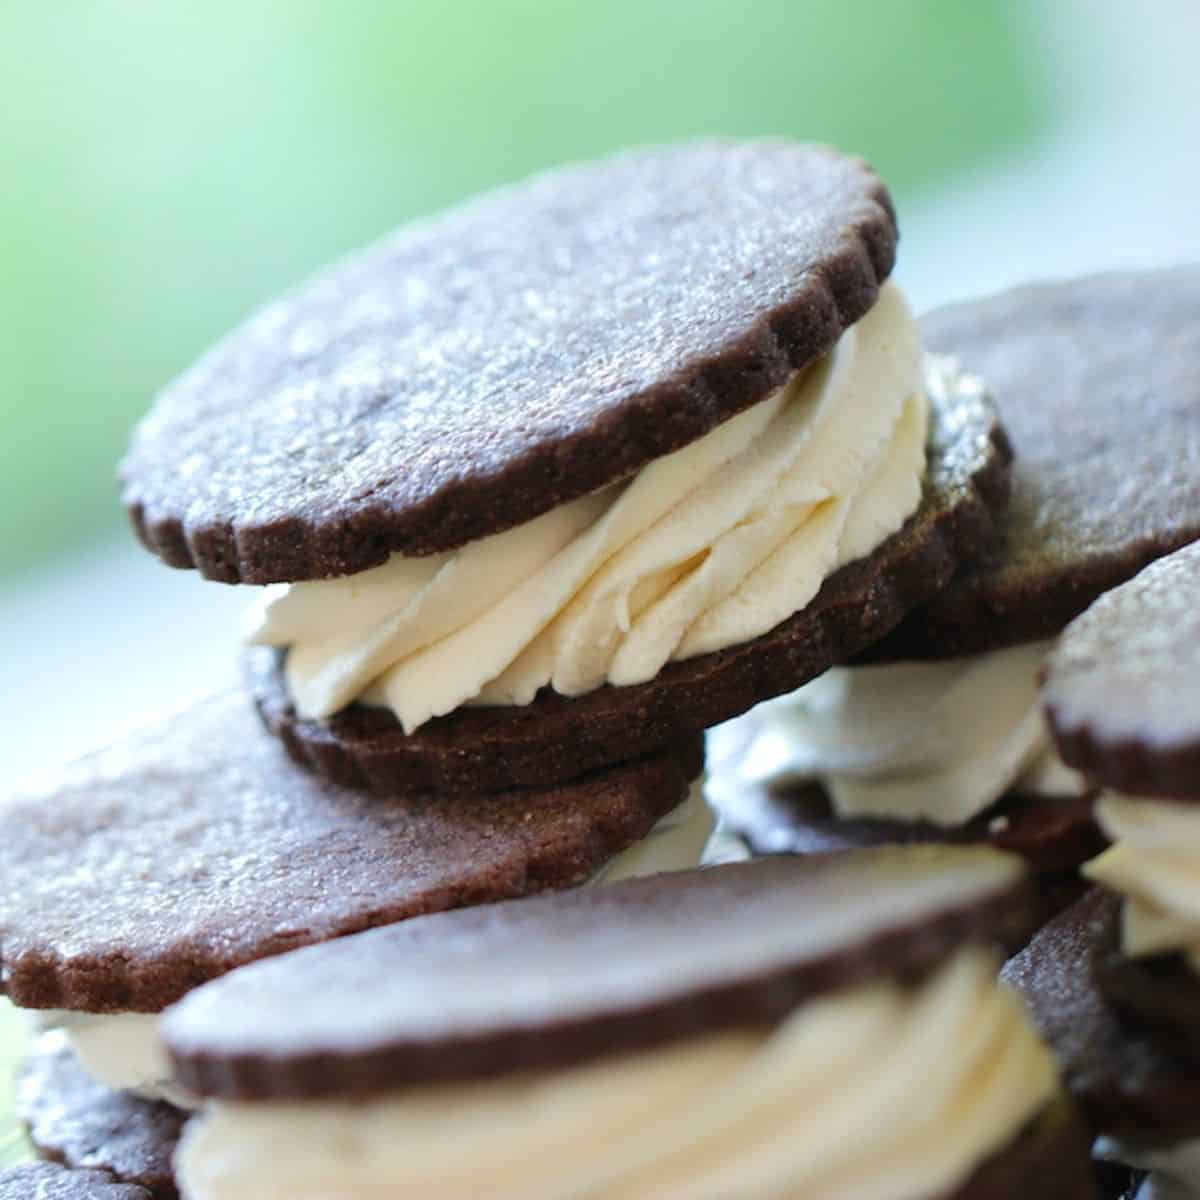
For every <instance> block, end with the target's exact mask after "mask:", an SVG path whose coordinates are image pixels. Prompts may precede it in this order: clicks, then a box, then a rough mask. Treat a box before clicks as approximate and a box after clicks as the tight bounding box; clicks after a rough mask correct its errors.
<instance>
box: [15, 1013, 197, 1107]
mask: <svg viewBox="0 0 1200 1200" xmlns="http://www.w3.org/2000/svg"><path fill="white" fill-rule="evenodd" d="M158 1020H159V1014H158V1013H104V1014H96V1013H83V1012H67V1011H65V1010H57V1009H51V1010H47V1011H45V1012H39V1013H38V1014H37V1015H36V1017H35V1020H34V1025H35V1028H37V1029H38V1030H42V1031H47V1030H54V1031H57V1034H58V1036H60V1037H63V1038H65V1039H66V1042H67V1044H68V1045H69V1046H70V1047H71V1049H72V1050H73V1051H74V1052H75V1055H76V1057H77V1058H78V1059H79V1063H80V1066H82V1067H83V1069H84V1070H85V1071H86V1072H87V1073H88V1074H89V1075H90V1076H91V1077H92V1078H93V1079H94V1080H95V1081H96V1082H97V1083H100V1084H103V1085H104V1086H105V1087H109V1088H112V1089H114V1090H115V1091H121V1092H133V1093H134V1094H135V1095H138V1096H141V1097H143V1098H144V1099H146V1100H165V1101H167V1102H168V1103H169V1104H174V1105H175V1107H176V1108H186V1109H195V1108H199V1103H198V1102H197V1100H196V1099H195V1098H194V1097H193V1096H191V1095H190V1094H189V1093H188V1092H186V1091H184V1089H183V1088H181V1087H179V1085H178V1084H176V1083H175V1082H174V1081H173V1080H172V1077H171V1074H172V1073H171V1063H170V1059H169V1058H168V1056H167V1048H166V1046H164V1045H163V1043H162V1039H161V1038H160V1037H159V1036H158Z"/></svg>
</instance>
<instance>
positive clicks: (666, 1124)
mask: <svg viewBox="0 0 1200 1200" xmlns="http://www.w3.org/2000/svg"><path fill="white" fill-rule="evenodd" d="M1056 1090H1057V1081H1056V1078H1055V1072H1054V1067H1053V1064H1052V1062H1051V1059H1050V1056H1049V1054H1048V1052H1047V1051H1046V1050H1045V1048H1044V1047H1043V1045H1042V1044H1041V1042H1040V1041H1039V1040H1038V1038H1037V1036H1036V1035H1035V1034H1034V1032H1033V1030H1032V1028H1031V1027H1030V1025H1029V1024H1028V1021H1027V1019H1026V1017H1025V1014H1024V1012H1023V1010H1022V1008H1021V1006H1020V1003H1019V1001H1018V1000H1017V999H1016V998H1015V997H1014V996H1013V995H1012V994H1011V993H1009V992H1008V991H1007V990H1006V989H1004V988H1003V987H1002V986H1001V985H999V984H997V982H996V964H995V961H994V960H993V959H992V957H991V956H990V955H988V954H985V953H983V952H981V951H978V950H966V951H963V952H961V953H960V954H959V955H958V956H957V957H956V958H955V959H954V960H952V961H951V962H950V963H949V964H947V965H946V966H944V967H943V968H941V970H940V971H939V972H937V973H936V974H935V975H934V976H933V977H932V978H931V979H930V980H928V981H926V982H925V983H924V984H923V985H921V986H920V987H918V988H916V989H904V988H902V987H900V986H898V985H896V984H892V983H878V984H873V985H870V986H866V987H862V988H858V989H856V990H854V991H851V992H847V993H843V994H840V995H835V996H832V997H829V998H826V999H822V1000H818V1001H815V1002H813V1003H811V1004H808V1005H805V1006H804V1007H802V1008H800V1009H798V1010H797V1011H796V1012H795V1013H794V1014H793V1015H792V1016H791V1017H790V1018H789V1019H788V1020H786V1021H785V1022H783V1023H782V1024H781V1025H779V1026H778V1027H776V1028H774V1029H769V1030H764V1029H749V1030H743V1031H734V1032H729V1033H723V1034H718V1035H711V1036H707V1037H703V1038H700V1039H696V1040H693V1041H688V1042H684V1043H681V1044H678V1045H672V1046H669V1047H666V1048H664V1049H659V1050H656V1051H652V1052H647V1053H641V1054H638V1055H634V1056H629V1057H623V1058H619V1059H611V1060H605V1061H602V1062H599V1063H595V1064H590V1065H586V1066H582V1067H578V1068H575V1069H571V1070H565V1071H556V1072H547V1073H545V1074H540V1075H536V1076H523V1077H519V1078H508V1079H502V1080H496V1081H491V1082H486V1083H480V1084H470V1085H460V1086H445V1087H437V1088H414V1089H412V1090H410V1091H406V1092H404V1093H399V1094H396V1095H391V1096H385V1097H382V1098H380V1099H376V1100H370V1101H365V1102H361V1103H337V1102H320V1103H307V1104H304V1103H293V1104H284V1103H260V1104H225V1103H218V1104H214V1105H212V1106H211V1107H210V1108H209V1110H208V1111H207V1113H206V1115H205V1116H204V1117H202V1118H201V1119H199V1120H198V1121H196V1122H193V1124H192V1125H191V1127H190V1128H189V1130H188V1133H187V1135H186V1136H185V1140H184V1142H183V1145H182V1147H181V1150H180V1153H179V1155H178V1158H177V1164H176V1165H177V1172H178V1175H179V1178H180V1181H181V1183H182V1187H183V1190H184V1193H185V1194H186V1195H187V1196H188V1197H190V1200H251V1198H253V1200H384V1198H387V1200H392V1198H393V1197H396V1196H419V1195H426V1194H430V1193H431V1192H436V1194H437V1195H438V1196H439V1197H442V1198H443V1200H454V1198H455V1197H463V1198H464V1200H476V1198H477V1197H480V1196H487V1197H488V1200H509V1198H511V1200H576V1198H577V1197H580V1196H588V1197H591V1198H593V1200H645V1198H646V1197H650V1196H653V1197H654V1198H655V1200H733V1198H736V1197H761V1196H790V1195H797V1196H798V1195H811V1196H820V1197H822V1200H863V1198H864V1197H871V1198H873V1200H913V1198H916V1197H922V1198H923V1197H926V1196H935V1195H942V1194H944V1193H945V1192H948V1191H950V1190H952V1189H953V1188H954V1187H956V1186H958V1185H959V1184H960V1183H961V1182H962V1181H963V1180H965V1179H966V1178H967V1177H968V1176H969V1175H970V1173H971V1172H972V1171H973V1170H974V1169H975V1167H976V1166H978V1164H979V1163H980V1162H981V1161H983V1160H985V1159H986V1158H988V1157H989V1156H991V1155H992V1154H994V1153H996V1152H998V1151H1000V1150H1001V1149H1003V1148H1004V1147H1006V1146H1007V1145H1008V1144H1009V1143H1010V1142H1011V1141H1012V1140H1013V1139H1014V1138H1015V1137H1016V1136H1017V1134H1018V1133H1019V1131H1020V1130H1021V1129H1022V1128H1023V1127H1024V1126H1025V1125H1026V1124H1027V1123H1028V1122H1029V1121H1030V1120H1031V1119H1032V1118H1033V1117H1034V1116H1035V1115H1036V1114H1037V1113H1038V1112H1039V1111H1040V1110H1041V1109H1042V1108H1043V1107H1044V1106H1045V1104H1046V1103H1047V1102H1048V1101H1049V1100H1050V1099H1051V1098H1052V1097H1053V1095H1054V1094H1055V1092H1056Z"/></svg>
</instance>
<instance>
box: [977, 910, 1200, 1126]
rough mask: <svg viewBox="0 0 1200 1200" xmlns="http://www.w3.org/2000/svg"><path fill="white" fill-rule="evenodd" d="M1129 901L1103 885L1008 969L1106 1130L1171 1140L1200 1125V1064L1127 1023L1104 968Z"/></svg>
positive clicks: (1093, 1117)
mask: <svg viewBox="0 0 1200 1200" xmlns="http://www.w3.org/2000/svg"><path fill="white" fill-rule="evenodd" d="M1119 913H1120V901H1119V900H1118V899H1117V898H1116V897H1114V896H1111V895H1109V894H1107V893H1105V892H1104V891H1102V890H1101V889H1099V888H1096V889H1093V890H1092V891H1090V892H1088V893H1087V895H1085V896H1084V897H1083V899H1082V900H1079V901H1078V902H1077V903H1076V904H1074V905H1073V906H1072V907H1071V908H1069V909H1067V910H1066V911H1065V912H1064V913H1061V914H1060V915H1059V916H1058V917H1056V918H1055V919H1054V920H1053V921H1051V922H1050V924H1049V925H1047V926H1046V927H1045V928H1044V929H1042V930H1041V931H1040V932H1039V933H1038V934H1036V935H1035V937H1034V938H1033V941H1032V942H1031V943H1030V944H1029V946H1027V947H1026V948H1025V949H1024V950H1022V951H1021V953H1020V954H1018V955H1017V956H1016V957H1015V958H1013V959H1010V960H1009V962H1008V963H1007V964H1006V966H1005V968H1004V970H1003V972H1002V973H1001V974H1002V978H1003V979H1004V980H1005V981H1006V982H1008V983H1009V984H1011V985H1012V986H1013V987H1015V988H1016V989H1017V990H1018V991H1020V992H1021V993H1022V994H1023V995H1024V997H1025V999H1026V1001H1027V1003H1028V1004H1029V1007H1030V1011H1031V1013H1032V1016H1033V1020H1034V1023H1035V1024H1036V1025H1037V1026H1038V1028H1039V1029H1040V1030H1041V1032H1042V1035H1043V1036H1044V1037H1045V1038H1046V1040H1047V1042H1049V1044H1050V1047H1051V1049H1053V1050H1054V1052H1055V1054H1056V1055H1057V1057H1058V1060H1059V1064H1060V1066H1061V1069H1062V1073H1063V1082H1064V1084H1065V1085H1066V1087H1067V1089H1068V1091H1070V1092H1071V1094H1072V1095H1073V1096H1074V1097H1075V1099H1076V1100H1077V1101H1078V1103H1079V1105H1080V1107H1081V1108H1082V1110H1083V1112H1084V1114H1085V1116H1086V1117H1087V1119H1088V1121H1089V1123H1090V1125H1091V1127H1092V1129H1093V1131H1094V1132H1095V1133H1097V1134H1110V1135H1114V1136H1125V1137H1129V1138H1133V1139H1139V1140H1141V1141H1146V1142H1151V1143H1153V1142H1158V1141H1162V1142H1169V1141H1175V1140H1178V1139H1183V1138H1192V1137H1196V1136H1197V1135H1198V1134H1200V1068H1197V1067H1196V1066H1193V1065H1190V1064H1189V1063H1188V1062H1187V1061H1186V1060H1183V1059H1180V1058H1179V1056H1178V1055H1176V1054H1175V1053H1173V1052H1172V1051H1171V1050H1169V1049H1167V1048H1165V1047H1164V1046H1163V1045H1161V1044H1160V1043H1159V1042H1158V1041H1157V1040H1156V1039H1155V1038H1154V1037H1152V1036H1150V1035H1149V1034H1148V1033H1146V1032H1145V1031H1144V1030H1141V1029H1138V1028H1135V1027H1133V1026H1130V1025H1128V1024H1126V1023H1123V1022H1122V1021H1121V1020H1120V1018H1119V1017H1118V1015H1117V1013H1116V1011H1115V1009H1114V1008H1113V1006H1112V1004H1111V1003H1110V1002H1109V1001H1108V999H1107V998H1106V997H1105V995H1104V993H1103V991H1102V989H1101V987H1100V985H1099V983H1098V980H1097V974H1096V965H1097V956H1098V955H1099V954H1101V953H1103V952H1104V951H1105V948H1106V947H1109V946H1111V945H1112V944H1113V941H1114V938H1115V929H1116V925H1117V921H1118V919H1119Z"/></svg>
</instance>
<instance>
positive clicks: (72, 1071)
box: [0, 1033, 188, 1200]
mask: <svg viewBox="0 0 1200 1200" xmlns="http://www.w3.org/2000/svg"><path fill="white" fill-rule="evenodd" d="M17 1111H18V1115H19V1116H20V1118H21V1120H22V1121H23V1122H24V1123H25V1126H26V1128H27V1129H28V1131H29V1137H30V1139H31V1140H32V1142H33V1144H34V1145H35V1146H36V1147H37V1148H38V1152H39V1153H40V1154H42V1155H43V1156H44V1157H45V1158H48V1159H52V1160H53V1161H54V1162H57V1163H62V1164H64V1165H65V1166H67V1167H70V1168H73V1169H74V1168H78V1169H86V1170H88V1171H102V1172H103V1173H104V1174H103V1176H102V1177H101V1178H105V1179H108V1180H114V1179H115V1180H118V1181H119V1182H120V1183H122V1184H127V1185H137V1186H130V1187H126V1188H114V1189H113V1193H112V1200H134V1197H140V1196H144V1195H145V1194H146V1193H147V1192H148V1193H149V1194H150V1195H152V1196H153V1197H154V1198H155V1200H175V1198H176V1197H177V1196H178V1194H179V1193H178V1191H177V1190H176V1187H175V1176H174V1172H173V1170H172V1166H171V1159H172V1156H173V1155H174V1153H175V1148H176V1146H177V1145H178V1144H179V1138H180V1135H181V1133H182V1131H183V1126H184V1124H185V1122H186V1121H187V1116H188V1115H187V1114H186V1113H183V1112H181V1111H180V1110H179V1109H177V1108H173V1107H172V1106H171V1105H169V1104H164V1103H161V1102H157V1101H152V1100H143V1099H141V1098H140V1097H138V1096H136V1095H134V1094H133V1093H132V1092H116V1091H113V1090H112V1089H110V1088H106V1087H104V1086H103V1085H102V1084H99V1083H97V1082H96V1081H95V1080H94V1079H92V1077H91V1076H90V1075H89V1074H88V1073H87V1072H86V1071H85V1070H84V1069H83V1067H82V1066H80V1064H79V1062H78V1060H77V1059H76V1058H75V1055H74V1053H73V1052H72V1051H71V1049H70V1047H69V1046H68V1045H67V1044H66V1042H65V1040H64V1039H63V1035H62V1034H61V1033H48V1034H44V1035H43V1036H42V1037H41V1038H39V1039H38V1041H37V1042H36V1043H35V1045H34V1048H33V1052H32V1054H31V1055H30V1058H29V1061H28V1063H27V1064H26V1066H25V1069H24V1071H23V1072H22V1074H21V1079H20V1083H19V1087H18V1092H17ZM142 1188H144V1189H146V1191H145V1192H143V1191H142V1190H141V1189H142ZM2 1194H3V1193H2V1191H0V1195H2ZM39 1194H40V1193H39ZM66 1194H67V1193H64V1195H66ZM81 1194H89V1195H90V1194H92V1193H81ZM97 1194H98V1195H102V1196H107V1195H108V1193H107V1192H100V1193H97Z"/></svg>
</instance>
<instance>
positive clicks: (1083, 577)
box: [714, 268, 1200, 895]
mask: <svg viewBox="0 0 1200 1200" xmlns="http://www.w3.org/2000/svg"><path fill="white" fill-rule="evenodd" d="M1198 306H1200V268H1188V269H1184V270H1173V271H1158V272H1149V273H1141V274H1119V275H1107V276H1100V277H1095V278H1089V279H1080V280H1075V281H1071V282H1065V283H1057V284H1050V285H1044V286H1036V287H1026V288H1021V289H1019V290H1017V291H1014V292H1008V293H1005V294H1003V295H999V296H995V297H992V298H990V299H985V300H980V301H976V302H972V303H967V304H960V305H956V306H953V307H950V308H946V309H942V310H940V311H937V312H934V313H932V314H931V315H930V316H928V317H926V318H925V319H924V320H923V322H922V334H923V338H924V341H925V343H926V345H927V346H929V347H930V348H931V349H932V350H935V351H937V352H940V353H944V354H948V355H951V356H953V357H954V358H955V359H956V360H957V361H960V362H961V363H962V364H963V365H964V366H965V367H967V368H969V369H970V370H972V371H977V372H979V374H980V375H981V376H982V378H983V379H984V380H986V382H987V385H988V387H989V388H990V389H991V390H992V391H993V393H994V395H995V396H996V399H997V402H998V404H999V405H1000V408H1001V412H1002V416H1003V420H1004V424H1005V428H1006V429H1007V430H1008V432H1009V434H1010V436H1011V438H1012V441H1013V445H1014V448H1015V450H1016V462H1015V465H1014V468H1013V495H1012V501H1011V503H1010V505H1009V507H1008V509H1007V512H1006V515H1005V517H1004V520H1003V524H1002V537H1001V540H1000V542H999V543H998V545H997V548H996V550H995V552H994V553H993V554H992V555H991V556H990V557H989V558H987V559H985V560H984V561H981V562H978V563H975V564H973V565H970V566H968V567H967V568H965V570H963V571H962V572H960V574H959V575H958V576H957V577H956V578H955V580H954V581H953V582H952V583H951V584H950V585H949V586H948V587H947V588H945V589H944V590H943V591H941V592H939V593H938V595H937V596H936V597H935V598H934V599H933V600H931V601H930V602H929V603H928V604H926V605H924V606H922V607H921V608H920V609H918V610H916V611H915V612H913V613H912V614H910V615H909V616H908V617H907V618H906V619H905V621H904V622H903V623H901V624H900V625H899V627H898V628H897V629H895V630H894V631H893V632H892V633H891V634H890V635H889V636H888V637H886V638H884V639H883V640H881V641H880V642H878V643H876V644H875V645H874V646H873V647H872V648H871V649H870V650H869V651H868V652H867V654H866V655H865V657H863V658H860V660H859V662H858V663H857V664H856V665H854V666H851V667H847V668H843V669H837V670H834V671H831V672H829V673H828V674H826V675H825V676H823V677H821V678H820V679H819V680H817V681H816V682H814V683H812V684H810V685H809V686H808V687H807V688H804V689H801V690H800V691H799V692H797V693H796V694H795V695H793V696H790V697H787V698H786V699H781V700H779V701H776V702H773V703H772V704H768V705H765V706H764V707H763V708H762V709H760V710H759V711H758V712H757V713H756V714H754V715H753V718H752V719H753V721H754V722H755V724H754V726H753V728H751V729H745V728H737V729H735V730H734V732H733V734H730V735H723V736H725V737H726V739H727V745H726V747H725V748H724V750H721V749H719V748H718V749H717V750H716V751H715V752H714V757H716V756H719V755H723V756H724V757H725V758H726V759H728V761H729V766H728V768H727V769H726V770H725V772H724V774H723V775H722V780H721V784H722V785H723V786H722V787H721V791H722V796H721V799H722V803H723V805H724V807H725V809H726V811H727V812H728V813H729V814H730V816H731V817H733V818H734V819H735V824H738V825H739V826H740V827H741V828H742V829H743V830H744V831H745V832H746V833H747V834H748V835H749V836H750V838H751V840H752V841H753V842H754V843H755V844H756V845H757V846H759V847H761V848H763V849H770V850H782V849H799V850H805V849H809V848H813V847H818V848H821V847H827V846H828V845H829V844H830V843H831V842H833V843H837V844H856V843H860V842H862V841H877V840H885V841H886V840H894V839H900V840H909V839H918V840H925V839H949V840H970V841H991V842H993V843H994V844H996V845H998V846H1001V847H1003V848H1005V849H1009V850H1013V851H1015V852H1017V853H1021V854H1023V855H1025V856H1026V857H1027V858H1028V859H1029V860H1030V861H1031V862H1032V863H1034V865H1035V866H1036V867H1037V868H1038V870H1039V872H1041V873H1042V874H1043V876H1044V878H1045V879H1046V881H1047V887H1048V888H1050V889H1052V890H1054V891H1059V890H1062V889H1064V888H1065V894H1067V895H1069V894H1070V891H1071V887H1072V884H1071V879H1072V872H1073V868H1075V867H1076V866H1077V865H1078V864H1079V863H1080V862H1082V861H1084V860H1086V859H1087V858H1088V857H1090V856H1091V855H1092V854H1094V853H1096V852H1097V851H1098V849H1099V848H1100V847H1101V846H1102V844H1103V842H1102V839H1101V837H1100V833H1099V831H1098V830H1097V829H1096V827H1095V825H1094V823H1093V821H1092V816H1091V800H1090V797H1089V796H1088V795H1087V793H1088V791H1089V787H1088V785H1087V783H1086V782H1085V781H1084V779H1083V777H1082V776H1081V775H1080V774H1079V773H1078V772H1077V771H1074V770H1072V769H1071V768H1069V767H1068V766H1067V765H1065V764H1064V763H1063V762H1062V761H1061V760H1060V759H1059V758H1058V757H1057V755H1056V754H1055V752H1054V749H1053V746H1052V744H1051V741H1050V738H1049V735H1048V732H1047V730H1046V727H1045V722H1044V719H1043V717H1042V714H1041V711H1040V703H1039V697H1038V672H1039V669H1040V667H1041V665H1042V662H1043V660H1044V657H1045V654H1046V652H1047V650H1048V648H1049V645H1050V639H1052V638H1053V637H1054V636H1055V635H1057V634H1058V633H1059V632H1060V631H1061V630H1062V628H1063V627H1064V626H1065V625H1066V624H1067V622H1068V621H1069V620H1071V618H1073V617H1075V616H1076V615H1078V614H1079V613H1080V612H1081V611H1082V610H1083V609H1084V608H1086V607H1087V605H1088V604H1090V603H1091V602H1092V601H1093V600H1094V599H1095V598H1096V597H1097V596H1099V595H1100V594H1101V593H1102V592H1104V591H1106V590H1108V589H1109V588H1112V587H1115V586H1117V585H1118V584H1120V583H1122V582H1123V581H1125V580H1127V579H1129V578H1130V577H1131V576H1133V575H1134V574H1135V573H1136V572H1137V571H1138V570H1139V569H1141V568H1142V567H1143V566H1145V565H1146V564H1147V563H1149V562H1150V561H1152V560H1153V559H1155V558H1158V557H1159V556H1161V555H1164V554H1167V553H1169V552H1170V551H1172V550H1174V549H1177V548H1178V547H1180V546H1181V545H1184V544H1186V543H1187V542H1189V541H1191V540H1193V539H1195V538H1196V537H1198V536H1200V475H1197V472H1196V470H1195V463H1196V462H1197V461H1198V460H1200V421H1197V419H1196V398H1197V395H1198V394H1200V327H1198V326H1197V323H1196V321H1195V313H1196V311H1197V308H1198ZM729 738H732V739H733V740H732V742H729V740H728V739H729ZM715 769H716V768H714V770H715Z"/></svg>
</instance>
